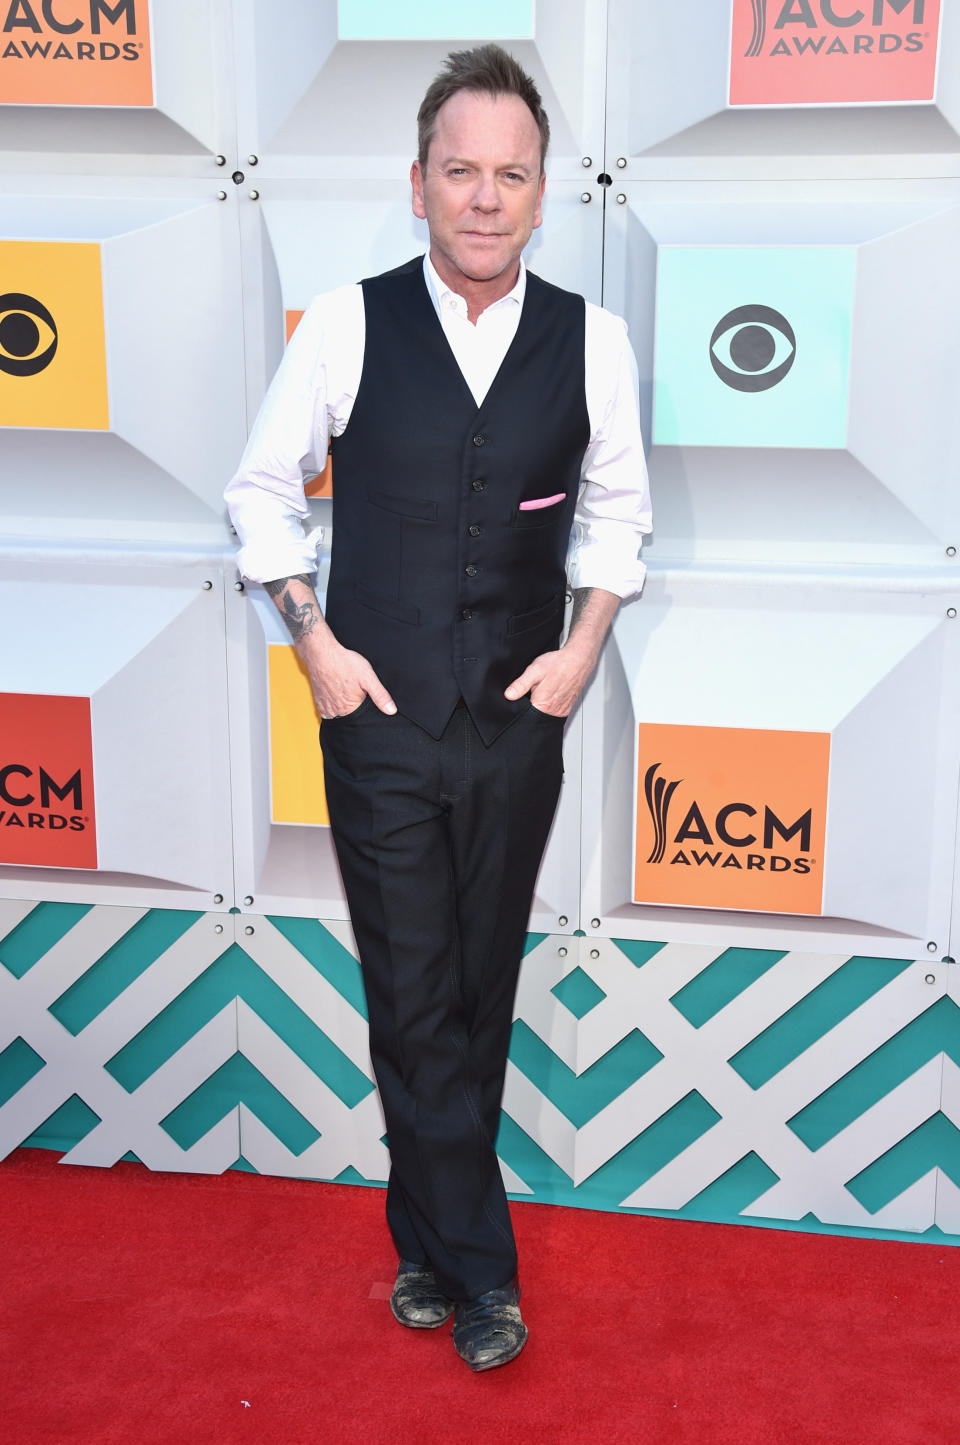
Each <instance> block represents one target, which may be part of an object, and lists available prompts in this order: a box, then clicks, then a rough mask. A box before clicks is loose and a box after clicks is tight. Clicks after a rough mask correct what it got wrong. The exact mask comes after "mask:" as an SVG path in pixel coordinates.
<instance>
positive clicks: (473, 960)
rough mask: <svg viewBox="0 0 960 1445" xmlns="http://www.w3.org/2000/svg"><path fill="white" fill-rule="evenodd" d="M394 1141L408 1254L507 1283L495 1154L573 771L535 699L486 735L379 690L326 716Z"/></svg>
mask: <svg viewBox="0 0 960 1445" xmlns="http://www.w3.org/2000/svg"><path fill="white" fill-rule="evenodd" d="M320 738H321V743H322V746H323V757H324V771H325V778H326V791H327V802H328V806H329V810H330V821H331V827H332V830H333V837H334V841H335V843H336V848H337V856H338V859H339V863H340V871H341V873H342V875H343V881H344V886H345V888H346V894H347V901H348V903H349V906H350V916H351V919H352V922H353V929H354V934H355V936H356V940H357V945H358V950H359V954H360V962H361V967H362V969H363V976H364V983H365V986H366V993H367V1008H368V1012H369V1017H370V1053H371V1058H372V1060H373V1067H374V1073H375V1074H376V1078H377V1084H378V1086H379V1089H380V1097H381V1101H382V1103H383V1110H384V1115H385V1117H386V1121H387V1134H388V1142H389V1146H390V1159H391V1172H390V1182H389V1186H388V1189H387V1219H388V1222H389V1225H390V1229H391V1232H392V1234H393V1239H394V1243H395V1244H396V1247H397V1252H398V1254H399V1255H400V1257H401V1258H403V1259H409V1260H412V1261H413V1262H414V1263H417V1264H425V1263H429V1264H430V1265H432V1267H433V1268H434V1270H435V1271H436V1274H437V1277H438V1279H439V1281H440V1284H441V1287H442V1289H443V1290H444V1292H445V1293H446V1294H447V1295H448V1296H449V1298H451V1299H456V1300H462V1299H475V1298H476V1297H477V1296H478V1295H480V1294H483V1293H485V1292H486V1291H487V1290H489V1289H496V1288H498V1287H499V1286H501V1285H503V1284H506V1283H507V1282H508V1281H509V1280H511V1279H512V1277H513V1275H514V1274H515V1272H516V1267H517V1257H516V1246H515V1243H514V1238H513V1229H512V1226H511V1223H510V1215H509V1211H508V1208H507V1199H506V1194H505V1191H504V1187H503V1181H502V1178H501V1174H500V1168H499V1165H498V1162H497V1157H496V1152H495V1149H494V1140H495V1139H496V1133H497V1125H498V1122H499V1118H500V1101H501V1096H502V1093H503V1080H504V1073H505V1071H506V1064H507V1050H508V1047H509V1042H510V1028H511V1022H512V1016H513V1003H514V996H515V993H516V985H517V976H518V973H519V969H520V959H521V957H522V953H523V945H524V939H525V935H526V927H527V919H528V916H529V912H530V904H531V900H532V897H533V889H534V884H535V882H536V877H537V870H538V868H539V866H540V859H541V856H542V854H543V849H544V846H545V844H546V840H547V834H548V832H549V830H550V823H551V821H552V819H553V815H554V811H555V809H556V805H557V799H558V797H559V792H560V783H561V779H562V775H563V764H562V758H561V749H562V743H563V719H561V718H554V717H550V716H549V715H548V714H546V713H541V712H537V711H536V709H535V708H533V707H530V708H529V709H528V710H527V711H526V712H524V713H521V714H520V716H519V717H518V718H517V719H516V721H515V722H513V723H512V724H511V725H510V726H509V727H508V728H507V729H506V731H505V732H504V733H502V734H501V735H500V737H499V738H497V739H496V741H495V742H494V743H493V744H491V746H490V747H486V746H484V744H483V742H482V741H481V739H480V737H479V734H478V733H477V730H476V728H475V727H474V725H473V722H472V721H471V719H470V714H469V712H468V711H467V709H466V708H465V707H462V706H461V707H458V708H457V709H456V710H455V711H454V713H453V716H452V717H451V719H450V721H449V723H448V725H447V727H446V730H445V732H444V734H443V736H442V737H441V738H440V739H436V738H433V737H431V736H430V735H429V734H428V733H426V732H424V731H423V729H422V728H420V727H418V726H417V725H416V724H415V723H413V722H410V721H409V719H407V718H405V717H402V716H399V715H395V716H393V717H387V716H385V715H384V714H383V713H381V712H380V711H379V709H377V708H376V707H375V706H374V705H373V704H372V703H371V702H370V700H369V698H367V699H366V700H365V701H364V702H363V703H362V704H361V706H360V707H359V708H358V709H357V711H356V712H353V713H350V714H348V715H347V716H346V717H341V718H333V719H329V720H328V721H326V722H324V724H323V726H322V728H321V729H320Z"/></svg>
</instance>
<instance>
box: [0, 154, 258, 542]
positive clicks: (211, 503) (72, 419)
mask: <svg viewBox="0 0 960 1445" xmlns="http://www.w3.org/2000/svg"><path fill="white" fill-rule="evenodd" d="M152 189H153V194H147V193H146V192H145V191H144V190H143V189H142V188H141V189H140V193H139V194H131V193H129V192H128V193H127V194H122V193H121V188H120V184H119V183H118V185H117V186H111V187H110V188H109V193H108V194H107V195H104V194H103V193H102V190H101V194H99V195H97V196H92V195H91V196H88V197H78V196H75V197H73V198H71V199H65V198H64V197H62V196H56V195H54V194H52V193H51V194H49V195H39V194H32V195H27V194H21V195H19V196H16V197H9V196H8V197H7V199H6V201H5V202H4V227H3V229H4V233H5V236H7V237H9V238H11V240H10V241H9V242H5V243H4V247H5V249H4V252H3V254H4V277H5V280H4V286H3V289H4V292H5V293H7V294H8V295H10V294H12V295H14V296H19V297H20V298H21V299H20V300H19V301H12V302H8V303H7V304H6V305H5V306H4V312H5V313H6V315H5V317H4V322H3V326H4V331H3V337H7V338H9V340H10V343H11V345H12V347H13V353H12V354H11V352H10V350H9V348H8V347H6V346H4V345H3V344H2V337H0V367H2V369H0V421H2V424H3V426H4V427H5V428H8V430H5V431H4V433H3V440H4V454H5V462H4V466H3V469H2V471H0V506H2V508H3V511H4V513H5V515H6V517H7V519H8V521H7V526H8V531H12V532H13V533H14V534H15V535H18V536H23V537H37V538H40V537H42V538H44V539H49V538H50V537H70V538H75V537H77V536H80V537H98V538H110V539H118V538H124V539H131V540H132V539H136V540H137V541H139V542H143V541H144V540H147V541H154V540H157V541H176V542H177V543H178V544H180V545H183V544H184V543H187V544H191V543H193V544H199V545H204V544H205V545H207V546H210V545H218V544H220V542H221V541H222V538H223V503H222V497H221V494H222V491H223V484H224V481H225V479H226V478H227V477H228V476H229V475H230V473H231V471H232V470H233V467H234V466H235V465H236V458H237V456H238V455H239V453H240V450H241V449H242V446H243V438H244V425H245V409H244V402H245V398H244V385H243V370H242V366H243V362H242V335H241V330H240V316H239V313H238V308H237V304H236V299H237V296H238V295H239V291H240V262H239V244H238V236H237V229H236V221H235V217H234V218H231V209H232V208H231V207H229V206H223V205H220V204H218V203H217V201H216V200H215V198H214V196H213V194H212V192H211V189H210V187H209V186H208V185H206V184H204V185H203V187H202V188H200V187H198V185H197V183H194V184H193V187H192V193H191V189H190V187H189V186H187V185H186V184H185V183H180V184H178V185H177V187H176V191H175V193H172V194H171V193H169V192H168V193H167V194H166V195H164V194H162V192H161V194H159V195H158V194H157V193H156V192H157V191H158V190H159V189H160V188H159V187H153V188H152ZM78 267H80V268H81V271H82V276H80V275H78V274H75V273H76V272H77V268H78ZM101 287H102V294H101Z"/></svg>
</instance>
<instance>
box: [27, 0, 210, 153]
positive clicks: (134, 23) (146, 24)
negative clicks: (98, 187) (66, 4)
mask: <svg viewBox="0 0 960 1445" xmlns="http://www.w3.org/2000/svg"><path fill="white" fill-rule="evenodd" d="M14 8H16V7H14ZM83 8H85V7H79V6H75V7H73V9H74V12H75V13H76V11H78V10H82V9H83ZM111 8H112V7H111ZM6 9H10V7H9V6H8V7H6ZM116 9H117V18H116V20H115V21H113V22H111V19H110V16H109V15H104V14H103V12H102V10H101V17H100V24H101V32H100V36H99V37H97V38H96V39H95V41H94V43H95V44H96V45H99V44H100V42H101V40H102V41H103V42H104V43H106V44H107V45H119V46H120V47H121V48H122V46H123V45H124V44H125V43H126V44H128V45H131V46H133V47H134V50H137V49H138V47H139V53H138V56H137V58H136V60H133V61H131V59H130V55H129V54H128V56H127V57H126V58H124V56H123V55H122V54H121V55H119V56H117V57H116V58H114V59H113V60H111V61H110V62H109V63H108V64H106V65H105V64H103V63H102V62H99V61H98V60H97V59H94V60H93V62H92V64H93V65H95V66H96V65H99V75H98V81H99V84H98V86H96V87H93V88H92V94H93V93H95V95H96V99H92V100H91V102H90V103H88V104H65V103H59V102H58V100H57V99H56V78H55V74H54V75H53V76H51V77H49V78H48V77H46V76H42V75H39V74H38V76H37V79H38V82H39V84H38V93H39V94H41V95H42V97H43V100H44V101H45V102H46V103H42V104H31V105H3V104H2V101H3V90H2V84H0V136H2V140H0V169H3V170H5V171H25V172H29V173H31V174H36V173H38V172H43V173H47V174H52V173H56V172H58V171H62V170H65V169H67V168H68V167H69V168H70V169H71V170H74V171H76V170H80V171H82V172H85V173H87V174H95V175H96V174H100V175H102V174H109V175H141V174H143V172H144V171H145V170H146V171H148V172H150V173H154V174H165V175H170V174H178V175H198V174H199V175H204V174H207V173H208V172H209V171H210V168H211V165H212V157H213V156H215V155H216V154H218V153H221V154H224V155H226V156H228V157H229V156H232V155H233V153H234V150H235V146H236V112H235V83H234V67H233V45H232V37H233V11H234V6H233V5H232V4H231V0H128V3H127V5H126V7H125V8H121V7H119V6H118V7H116ZM33 11H34V13H35V15H36V18H37V20H38V23H40V25H41V27H42V28H41V33H40V34H38V35H35V34H34V33H33V31H32V30H26V31H24V30H23V29H18V30H16V31H14V32H11V33H10V34H6V35H4V37H3V42H4V44H7V43H8V42H9V41H10V40H11V39H13V40H14V41H15V43H18V44H19V45H21V46H22V44H23V41H24V39H27V40H29V41H31V42H33V43H34V44H39V45H41V46H42V45H43V44H44V43H45V42H47V41H52V45H51V52H52V51H53V50H55V49H56V47H57V45H58V44H59V43H61V42H63V41H64V39H65V38H66V40H67V45H68V48H69V49H71V52H72V51H73V50H74V49H75V41H71V40H70V38H69V37H64V36H63V35H58V34H56V33H55V32H53V31H51V30H50V28H49V26H48V25H47V22H46V17H45V16H44V15H43V13H42V10H41V7H40V5H39V4H36V5H34V6H33ZM5 13H6V11H5ZM11 13H12V11H11ZM53 13H54V14H57V12H56V10H54V12H53ZM88 13H89V11H88ZM20 18H21V20H22V19H23V15H22V13H21V16H20ZM71 18H73V17H71ZM148 41H149V45H148V44H147V42H148ZM151 54H152V62H153V64H152V72H153V84H152V104H151V103H150V102H149V99H147V101H146V103H144V101H143V100H138V102H137V103H135V104H129V103H126V104H121V103H117V102H116V101H115V100H114V92H115V86H114V80H115V78H116V77H115V76H114V67H116V68H118V69H121V68H122V69H123V70H125V71H126V70H130V69H131V68H132V66H133V65H136V66H138V67H142V68H145V69H149V68H150V59H151ZM10 63H11V64H13V63H15V62H10ZM22 63H23V62H21V64H22ZM29 63H30V64H31V65H33V66H34V69H35V70H36V69H37V67H36V65H35V64H34V62H29ZM90 63H91V62H89V61H87V62H84V61H77V60H75V59H73V60H69V59H66V58H64V57H61V58H60V60H59V61H58V62H56V63H55V62H54V59H53V55H52V53H51V55H50V56H49V58H48V59H47V60H46V62H45V67H48V68H49V69H50V70H52V71H53V72H55V73H56V72H59V73H61V74H62V73H63V71H64V68H65V67H71V66H73V67H76V66H82V65H84V64H86V65H89V64H90ZM120 78H121V79H123V80H124V81H125V80H126V76H123V77H120ZM142 90H144V91H145V92H146V96H147V97H149V95H150V93H151V87H150V86H149V84H148V82H147V81H146V79H144V82H143V86H142ZM48 97H49V99H48Z"/></svg>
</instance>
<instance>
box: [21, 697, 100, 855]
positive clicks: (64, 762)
mask: <svg viewBox="0 0 960 1445" xmlns="http://www.w3.org/2000/svg"><path fill="white" fill-rule="evenodd" d="M0 735H2V738H3V751H2V753H0V863H13V864H20V865H26V866H33V867H47V868H96V866H97V833H96V817H95V810H94V788H93V743H92V733H91V725H90V699H89V698H86V697H56V696H50V695H40V694H32V693H0Z"/></svg>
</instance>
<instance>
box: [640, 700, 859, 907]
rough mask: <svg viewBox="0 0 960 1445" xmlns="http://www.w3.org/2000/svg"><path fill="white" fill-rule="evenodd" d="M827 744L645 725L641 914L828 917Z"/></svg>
mask: <svg viewBox="0 0 960 1445" xmlns="http://www.w3.org/2000/svg"><path fill="white" fill-rule="evenodd" d="M829 770H830V734H829V733H801V732H779V731H772V730H771V731H765V730H760V729H755V728H718V727H686V726H679V725H673V724H665V723H641V724H640V725H639V729H638V737H637V824H636V833H635V841H634V848H635V853H634V880H635V881H634V899H633V901H634V902H635V903H662V904H674V905H676V904H680V905H682V906H684V907H688V908H731V909H738V910H744V911H747V912H753V913H813V914H819V913H821V912H822V903H823V854H824V838H825V830H826V812H827V781H828V776H829Z"/></svg>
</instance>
